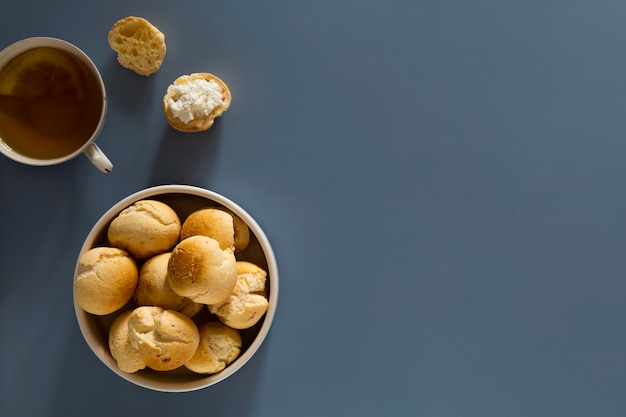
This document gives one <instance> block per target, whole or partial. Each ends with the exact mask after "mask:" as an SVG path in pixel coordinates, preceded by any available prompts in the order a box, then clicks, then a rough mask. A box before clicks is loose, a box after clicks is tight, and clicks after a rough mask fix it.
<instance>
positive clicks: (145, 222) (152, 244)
mask: <svg viewBox="0 0 626 417" xmlns="http://www.w3.org/2000/svg"><path fill="white" fill-rule="evenodd" d="M180 227H181V223H180V219H179V218H178V215H177V214H176V212H175V211H174V210H173V209H172V208H171V207H170V206H168V205H167V204H165V203H163V202H161V201H157V200H140V201H137V202H135V203H134V204H132V205H131V206H130V207H127V208H125V209H124V210H122V211H121V212H120V213H119V214H118V215H117V216H116V217H115V218H114V219H113V221H112V222H111V224H110V225H109V228H108V231H107V237H108V239H109V243H110V244H111V245H113V246H115V247H118V248H122V249H125V250H127V251H128V252H129V253H130V254H131V255H132V256H134V257H136V258H138V259H143V258H149V257H151V256H154V255H157V254H159V253H163V252H167V251H170V250H171V249H172V248H173V247H174V246H175V245H176V243H178V239H179V237H180Z"/></svg>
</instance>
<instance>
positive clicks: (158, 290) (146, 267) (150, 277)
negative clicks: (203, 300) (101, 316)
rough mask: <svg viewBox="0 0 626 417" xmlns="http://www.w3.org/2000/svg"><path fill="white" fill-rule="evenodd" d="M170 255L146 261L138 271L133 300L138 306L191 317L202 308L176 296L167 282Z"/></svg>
mask: <svg viewBox="0 0 626 417" xmlns="http://www.w3.org/2000/svg"><path fill="white" fill-rule="evenodd" d="M170 256H171V253H170V252H166V253H161V254H159V255H156V256H153V257H152V258H150V259H148V260H147V261H146V262H144V264H143V265H142V266H141V268H140V269H139V280H138V281H137V288H136V289H135V294H134V296H133V299H134V300H135V302H136V303H137V305H139V306H156V307H162V308H164V309H166V310H176V311H179V312H181V313H183V314H184V315H186V316H187V317H193V316H194V315H196V314H197V313H198V312H199V311H200V310H202V308H203V306H204V305H203V304H199V303H195V302H193V301H192V300H190V299H189V298H187V297H181V296H180V295H178V294H176V293H175V292H174V291H173V290H172V288H171V287H170V284H169V283H168V282H167V264H168V262H169V260H170Z"/></svg>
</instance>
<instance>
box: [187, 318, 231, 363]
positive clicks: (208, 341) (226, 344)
mask: <svg viewBox="0 0 626 417" xmlns="http://www.w3.org/2000/svg"><path fill="white" fill-rule="evenodd" d="M199 331H200V343H199V345H198V349H197V350H196V353H195V354H194V355H193V356H192V358H191V359H190V360H189V361H187V363H185V367H186V368H187V369H189V370H190V371H192V372H196V373H199V374H215V373H217V372H220V371H221V370H223V369H224V368H226V367H227V366H228V365H230V364H231V363H232V362H233V361H234V360H235V359H237V357H238V356H239V354H240V353H241V346H242V342H241V335H240V334H239V332H238V331H237V330H235V329H231V328H230V327H227V326H225V325H223V324H222V323H219V322H209V323H204V324H202V325H200V327H199Z"/></svg>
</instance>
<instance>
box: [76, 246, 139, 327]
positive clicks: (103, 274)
mask: <svg viewBox="0 0 626 417" xmlns="http://www.w3.org/2000/svg"><path fill="white" fill-rule="evenodd" d="M138 276H139V272H138V270H137V264H136V263H135V260H134V259H133V258H132V257H131V256H130V254H129V253H128V252H126V251H124V250H122V249H119V248H109V247H96V248H92V249H90V250H88V251H86V252H85V253H83V254H82V255H81V256H80V257H79V259H78V266H77V270H76V279H75V280H74V296H75V299H76V302H77V304H78V305H79V306H80V308H82V309H83V310H85V311H86V312H88V313H91V314H96V315H100V316H102V315H106V314H110V313H113V312H115V311H117V310H118V309H120V308H122V307H123V306H124V305H126V303H128V302H129V301H130V300H131V298H132V297H133V294H134V292H135V287H136V286H137V280H138Z"/></svg>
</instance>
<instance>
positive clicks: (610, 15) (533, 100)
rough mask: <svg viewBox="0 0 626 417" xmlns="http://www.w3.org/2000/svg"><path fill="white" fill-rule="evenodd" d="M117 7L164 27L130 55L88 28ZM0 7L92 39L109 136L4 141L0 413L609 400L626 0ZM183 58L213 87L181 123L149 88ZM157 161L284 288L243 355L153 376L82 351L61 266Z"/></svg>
mask: <svg viewBox="0 0 626 417" xmlns="http://www.w3.org/2000/svg"><path fill="white" fill-rule="evenodd" d="M128 15H138V16H142V17H145V18H147V19H148V20H150V21H151V22H152V23H154V24H155V25H156V26H157V27H159V28H160V29H161V30H162V31H163V32H164V33H165V35H166V41H167V46H168V52H167V57H166V59H165V62H164V64H163V66H162V67H161V69H160V71H159V72H157V73H156V74H154V75H152V76H151V77H149V78H144V77H141V76H138V75H136V74H134V73H132V72H131V71H129V70H126V69H124V68H122V67H120V66H119V65H118V64H117V62H116V59H115V54H114V53H113V51H111V50H110V49H109V47H108V44H107V36H106V35H107V32H108V30H109V29H110V27H111V26H112V24H113V23H114V22H115V21H116V20H118V19H120V18H122V17H125V16H128ZM0 27H1V28H2V29H1V30H0V45H1V46H2V47H4V46H7V45H9V44H10V43H12V42H14V41H17V40H19V39H22V38H25V37H30V36H38V35H45V36H56V37H61V38H63V39H66V40H68V41H70V42H73V43H75V44H76V45H78V46H79V47H81V48H82V49H83V50H85V51H86V52H87V53H88V54H89V55H90V56H91V57H92V59H93V60H94V62H95V63H96V65H97V66H98V67H99V68H100V70H101V72H102V75H103V78H104V80H105V83H106V86H107V90H108V95H109V111H108V117H107V122H106V125H105V127H104V130H103V132H102V134H101V136H100V139H99V140H98V143H99V145H100V146H101V148H102V149H103V150H104V151H105V152H106V153H107V155H108V156H109V157H110V158H111V160H112V161H113V163H114V171H113V172H112V173H111V174H108V175H107V174H102V173H100V172H99V171H97V170H96V169H95V168H93V167H92V166H91V165H90V163H89V162H88V160H87V158H86V157H84V156H81V157H79V158H77V159H75V160H73V161H71V162H69V163H66V164H63V165H60V166H55V167H48V168H35V167H27V166H22V165H19V164H17V163H15V162H13V161H11V160H9V159H7V158H1V159H0V181H1V182H0V198H1V205H0V285H1V287H0V288H1V290H0V372H1V373H0V415H2V416H7V417H9V416H61V415H62V416H87V415H88V416H111V415H117V416H143V415H152V416H170V415H174V414H176V415H183V414H185V415H191V414H192V413H194V414H195V413H198V415H211V416H347V415H355V416H357V415H358V416H409V415H412V416H429V417H430V416H442V417H443V416H464V417H466V416H508V417H514V416H524V417H527V416H550V417H554V416H607V417H608V416H624V415H626V395H624V394H625V393H626V363H625V352H626V332H625V331H624V329H625V327H626V326H625V317H626V303H625V302H624V300H625V296H626V256H625V254H626V239H625V237H626V192H625V190H624V188H625V187H624V179H625V178H626V163H625V161H626V137H625V136H626V117H625V116H624V110H625V109H626V94H625V93H626V3H624V2H621V1H615V0H576V1H571V0H568V1H565V0H541V1H510V0H504V1H503V0H477V1H471V2H469V1H460V0H432V1H429V0H410V1H409V0H406V1H401V0H385V1H382V0H381V1H355V0H353V1H347V0H340V1H329V0H316V1H308V0H305V1H293V2H289V1H270V0H267V1H243V0H242V1H221V2H218V1H180V2H173V1H159V0H156V1H155V0H151V1H143V0H125V1H118V0H112V1H109V2H106V3H105V2H97V3H96V2H93V3H92V2H85V1H72V0H62V1H55V2H51V1H18V2H15V3H14V4H13V6H12V8H11V9H10V11H3V12H2V13H1V14H0ZM204 71H207V72H212V73H214V74H216V75H218V76H220V77H221V78H222V79H223V80H224V81H226V82H227V83H228V85H229V86H230V88H231V91H232V94H233V103H232V106H231V108H230V109H229V110H228V112H226V113H225V114H224V116H223V117H222V118H221V119H219V120H218V121H217V122H216V124H215V126H214V127H213V128H212V129H211V130H209V131H208V132H206V133H203V134H197V135H186V134H182V133H178V132H176V131H174V130H172V129H171V128H169V126H168V125H167V124H166V122H165V120H164V118H163V116H162V112H161V99H162V97H163V94H164V92H165V89H166V88H167V85H169V83H171V82H172V81H173V80H174V79H175V78H176V77H178V76H179V75H182V74H187V73H191V72H204ZM176 183H181V184H191V185H197V186H201V187H205V188H208V189H211V190H213V191H216V192H219V193H222V194H224V195H225V196H226V197H228V198H230V199H232V200H234V201H236V202H237V203H239V204H240V205H241V206H242V207H244V209H246V210H247V211H248V212H249V213H250V214H251V215H252V216H254V217H255V218H256V219H257V221H258V222H259V223H260V225H261V226H262V227H264V229H265V230H266V233H267V235H268V237H269V239H270V241H271V242H272V244H273V246H274V250H275V252H276V256H277V258H278V262H279V269H280V274H281V276H280V278H281V295H280V300H279V306H278V312H277V317H276V320H275V321H274V325H273V327H272V330H271V332H270V335H269V338H268V339H267V340H266V342H265V344H264V345H263V346H262V348H261V350H260V351H259V353H258V354H257V356H255V357H254V358H253V359H252V360H251V361H250V362H249V363H248V364H247V365H246V366H245V367H244V368H243V369H242V370H241V371H240V372H239V373H237V374H235V375H234V376H232V377H231V378H229V379H227V380H226V381H225V382H223V383H221V384H218V385H216V386H213V387H211V388H208V389H205V390H201V391H197V392H193V393H187V394H164V393H156V392H151V391H148V390H146V389H143V388H139V387H135V386H133V385H131V384H130V383H128V382H126V381H124V380H122V379H120V378H119V377H117V376H116V375H115V374H114V373H113V372H111V371H110V370H108V369H107V368H106V367H105V366H104V365H102V364H101V363H100V362H99V361H98V360H97V358H96V357H95V356H94V355H93V354H92V353H91V351H90V350H89V348H88V347H87V345H86V343H84V341H83V340H82V337H81V335H80V332H79V329H78V325H77V323H76V321H75V318H74V313H73V307H72V285H71V283H72V275H73V268H74V263H75V261H76V255H77V253H78V251H79V249H80V246H81V244H82V240H83V239H84V238H85V237H86V235H87V233H88V232H89V230H90V228H91V226H92V224H93V223H95V221H96V220H97V219H98V218H99V217H100V216H101V215H102V214H103V213H104V212H105V211H106V210H107V209H108V208H109V207H110V206H111V205H113V204H114V203H116V202H117V201H118V200H120V199H121V198H123V197H125V196H127V195H129V194H131V193H134V192H135V191H138V190H140V189H143V188H145V187H148V186H152V185H158V184H176Z"/></svg>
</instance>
